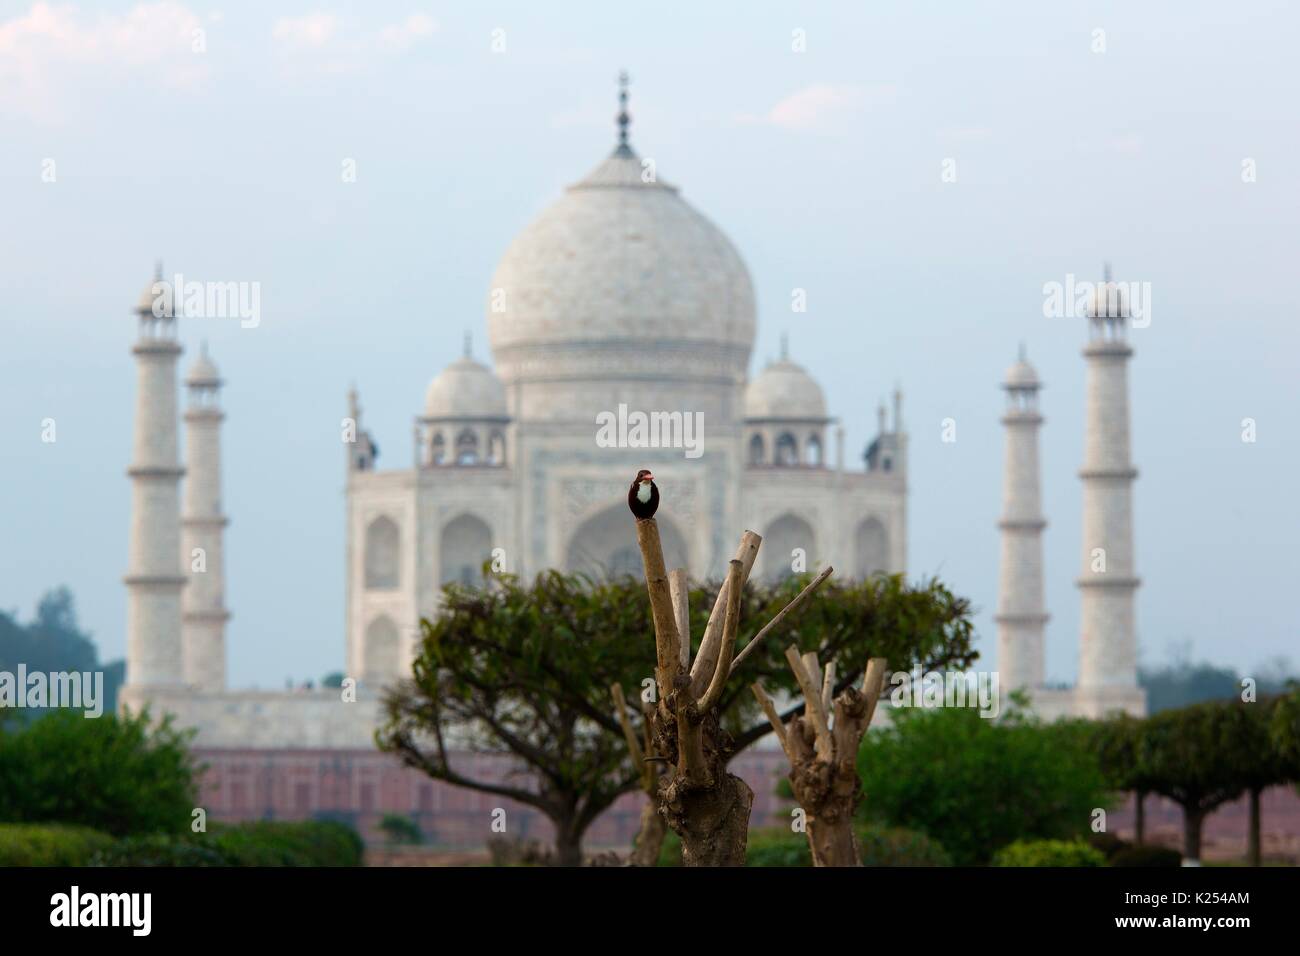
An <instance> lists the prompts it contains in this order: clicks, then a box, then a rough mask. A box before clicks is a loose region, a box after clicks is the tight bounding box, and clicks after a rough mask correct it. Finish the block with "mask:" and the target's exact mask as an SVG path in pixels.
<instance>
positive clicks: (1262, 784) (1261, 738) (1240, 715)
mask: <svg viewBox="0 0 1300 956" xmlns="http://www.w3.org/2000/svg"><path fill="white" fill-rule="evenodd" d="M1283 700H1284V698H1281V697H1261V698H1259V699H1258V700H1253V701H1242V700H1237V701H1233V702H1231V703H1227V704H1225V705H1224V706H1225V712H1224V724H1225V727H1224V732H1223V734H1222V736H1221V738H1220V746H1221V747H1222V748H1224V750H1225V755H1226V757H1227V758H1228V759H1229V760H1231V761H1232V762H1233V764H1234V766H1235V771H1236V774H1237V775H1238V777H1239V779H1240V780H1241V782H1242V784H1243V785H1244V786H1245V788H1246V801H1247V808H1248V814H1247V822H1246V862H1247V864H1249V865H1250V866H1259V865H1260V864H1261V862H1262V859H1261V858H1262V847H1261V842H1260V830H1261V820H1260V796H1261V794H1263V792H1264V791H1265V790H1267V789H1268V788H1269V787H1273V786H1277V785H1278V784H1284V783H1290V782H1292V781H1295V780H1297V779H1300V765H1298V762H1297V761H1296V760H1295V759H1293V758H1292V757H1290V756H1289V755H1288V754H1287V752H1286V751H1285V750H1284V749H1283V748H1281V747H1279V746H1278V745H1277V742H1276V740H1275V738H1274V737H1273V734H1272V729H1273V725H1274V720H1275V717H1276V714H1277V711H1278V708H1279V707H1281V706H1282V701H1283Z"/></svg>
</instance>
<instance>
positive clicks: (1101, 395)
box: [1075, 266, 1146, 717]
mask: <svg viewBox="0 0 1300 956" xmlns="http://www.w3.org/2000/svg"><path fill="white" fill-rule="evenodd" d="M1127 325H1128V307H1127V303H1126V302H1125V301H1124V297H1123V290H1122V289H1121V288H1120V286H1118V285H1117V284H1115V283H1112V282H1111V280H1110V267H1109V266H1107V267H1106V273H1105V281H1104V282H1102V283H1100V284H1099V285H1098V288H1097V290H1096V292H1095V293H1094V295H1093V298H1092V303H1091V305H1090V307H1089V309H1088V332H1089V341H1088V345H1087V346H1086V347H1085V348H1084V350H1083V355H1084V357H1085V358H1086V359H1087V361H1088V376H1087V432H1086V437H1085V439H1084V459H1083V467H1082V468H1081V469H1080V471H1079V477H1080V478H1082V479H1083V571H1082V574H1081V575H1080V577H1079V580H1078V585H1079V591H1080V596H1081V601H1080V604H1081V606H1080V635H1079V637H1080V640H1079V684H1078V687H1077V689H1076V691H1075V699H1076V707H1077V709H1078V711H1079V713H1080V714H1081V715H1083V716H1093V717H1095V716H1100V715H1102V714H1105V713H1107V712H1110V711H1113V710H1125V711H1128V712H1130V713H1134V714H1143V713H1145V712H1146V695H1145V693H1143V691H1142V690H1141V688H1139V687H1138V683H1137V634H1136V627H1135V621H1134V617H1135V616H1134V598H1135V596H1136V591H1137V587H1138V584H1139V581H1138V578H1137V575H1136V573H1135V570H1134V560H1133V480H1134V479H1135V478H1136V477H1137V469H1136V468H1134V467H1133V463H1132V461H1131V459H1130V457H1129V411H1128V377H1127V376H1128V360H1129V356H1131V355H1132V354H1133V350H1132V349H1131V348H1130V347H1129V345H1128V342H1127V339H1126V326H1127Z"/></svg>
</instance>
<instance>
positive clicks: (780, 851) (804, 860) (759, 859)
mask: <svg viewBox="0 0 1300 956" xmlns="http://www.w3.org/2000/svg"><path fill="white" fill-rule="evenodd" d="M745 866H812V853H811V851H810V850H809V849H808V836H807V834H804V833H795V832H794V831H793V830H791V829H790V828H789V827H764V828H763V829H761V830H750V831H749V842H748V844H747V846H746V849H745Z"/></svg>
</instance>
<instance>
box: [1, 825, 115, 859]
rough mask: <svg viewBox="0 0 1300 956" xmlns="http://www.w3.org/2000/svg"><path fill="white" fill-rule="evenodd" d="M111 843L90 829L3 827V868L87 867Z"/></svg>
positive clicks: (72, 827) (70, 827)
mask: <svg viewBox="0 0 1300 956" xmlns="http://www.w3.org/2000/svg"><path fill="white" fill-rule="evenodd" d="M112 842H113V838H112V837H110V836H109V835H108V834H106V833H100V832H99V831H98V830H92V829H91V828H90V827H78V826H65V825H62V824H57V823H53V824H32V823H13V824H0V866H87V865H89V864H90V861H91V859H92V857H93V856H94V855H95V853H97V852H98V851H100V850H103V849H104V848H105V847H108V846H110V845H111V844H112Z"/></svg>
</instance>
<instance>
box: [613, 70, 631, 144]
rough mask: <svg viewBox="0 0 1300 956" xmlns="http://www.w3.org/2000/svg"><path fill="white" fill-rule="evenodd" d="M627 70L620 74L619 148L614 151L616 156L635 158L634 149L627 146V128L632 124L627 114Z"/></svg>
mask: <svg viewBox="0 0 1300 956" xmlns="http://www.w3.org/2000/svg"><path fill="white" fill-rule="evenodd" d="M627 84H628V75H627V70H622V71H621V72H620V73H619V74H618V146H617V147H616V148H615V150H614V155H615V156H629V157H630V156H633V155H634V153H633V152H632V147H631V146H629V145H628V144H627V128H628V125H629V124H631V122H632V118H631V117H630V116H628V114H627Z"/></svg>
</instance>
